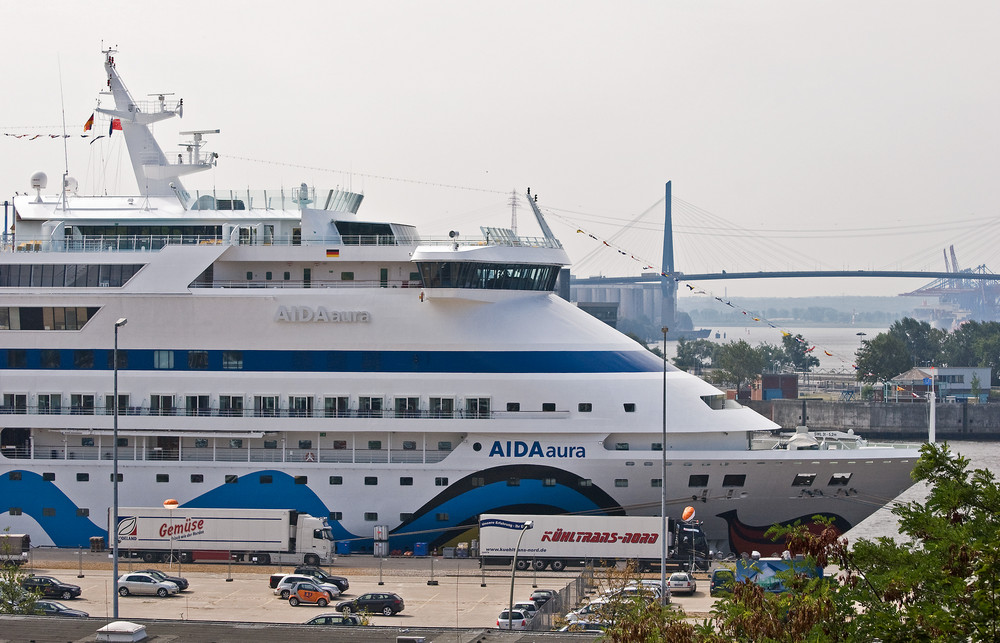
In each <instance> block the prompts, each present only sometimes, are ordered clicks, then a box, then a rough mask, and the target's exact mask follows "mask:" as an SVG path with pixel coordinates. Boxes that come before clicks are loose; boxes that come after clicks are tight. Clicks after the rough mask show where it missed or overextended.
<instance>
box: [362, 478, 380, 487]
mask: <svg viewBox="0 0 1000 643" xmlns="http://www.w3.org/2000/svg"><path fill="white" fill-rule="evenodd" d="M377 484H378V476H365V485H367V486H369V487H374V486H375V485H377Z"/></svg>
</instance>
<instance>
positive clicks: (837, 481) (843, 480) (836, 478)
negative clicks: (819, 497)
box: [826, 473, 854, 487]
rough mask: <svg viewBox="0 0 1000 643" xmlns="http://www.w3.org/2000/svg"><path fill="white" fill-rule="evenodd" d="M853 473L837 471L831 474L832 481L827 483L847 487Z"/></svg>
mask: <svg viewBox="0 0 1000 643" xmlns="http://www.w3.org/2000/svg"><path fill="white" fill-rule="evenodd" d="M852 475H854V474H853V473H835V474H833V475H832V476H830V482H828V483H826V484H827V485H828V486H831V487H846V486H847V483H848V482H850V481H851V476H852Z"/></svg>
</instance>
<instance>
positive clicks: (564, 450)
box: [490, 440, 587, 458]
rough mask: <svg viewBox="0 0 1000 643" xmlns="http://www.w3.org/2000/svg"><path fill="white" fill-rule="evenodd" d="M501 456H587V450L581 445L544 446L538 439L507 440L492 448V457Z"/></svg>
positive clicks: (496, 443) (497, 443) (494, 444)
mask: <svg viewBox="0 0 1000 643" xmlns="http://www.w3.org/2000/svg"><path fill="white" fill-rule="evenodd" d="M494 456H499V457H501V458H586V457H587V450H586V449H585V448H583V447H581V446H554V445H550V446H547V447H544V448H543V447H542V445H541V443H540V442H538V440H535V441H534V442H532V443H531V444H528V443H527V442H522V441H521V440H507V441H506V442H501V441H500V440H496V441H495V442H493V448H492V449H490V457H491V458H492V457H494Z"/></svg>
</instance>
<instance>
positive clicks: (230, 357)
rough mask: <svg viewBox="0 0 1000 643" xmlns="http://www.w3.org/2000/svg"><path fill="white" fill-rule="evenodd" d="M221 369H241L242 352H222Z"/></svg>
mask: <svg viewBox="0 0 1000 643" xmlns="http://www.w3.org/2000/svg"><path fill="white" fill-rule="evenodd" d="M222 368H223V369H224V370H227V371H238V370H241V369H242V368H243V351H222Z"/></svg>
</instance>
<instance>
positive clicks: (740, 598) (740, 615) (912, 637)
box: [610, 444, 1000, 643]
mask: <svg viewBox="0 0 1000 643" xmlns="http://www.w3.org/2000/svg"><path fill="white" fill-rule="evenodd" d="M913 479H914V481H916V482H924V483H926V484H927V485H928V488H929V493H928V496H927V499H926V500H925V501H923V502H916V501H914V502H907V503H902V504H900V505H897V506H896V507H895V508H894V509H893V510H892V512H893V513H894V514H895V515H896V516H897V517H898V518H899V531H900V534H901V535H902V536H903V540H901V541H898V542H897V541H896V540H893V539H891V538H878V539H876V540H866V539H860V540H858V541H857V542H855V543H854V546H853V547H849V546H848V542H847V540H846V539H845V538H842V537H841V536H840V534H839V532H837V530H836V529H834V528H833V527H832V521H831V520H828V519H816V521H815V524H814V525H812V526H807V525H802V524H799V525H795V526H792V527H787V528H778V527H774V528H772V529H771V532H770V533H772V535H774V536H775V537H776V538H782V539H784V541H785V545H786V547H787V549H788V550H789V552H791V553H792V554H793V555H800V556H802V557H803V558H804V559H805V560H806V561H807V562H808V563H810V564H811V563H813V562H815V563H816V564H818V565H820V566H823V567H826V566H828V565H830V564H832V565H835V566H836V568H837V569H838V570H839V573H838V576H837V578H836V579H808V578H801V577H798V578H797V577H795V576H789V577H788V578H787V579H786V581H787V583H788V584H790V585H791V587H792V591H790V592H787V593H782V594H769V593H766V592H764V591H763V590H762V589H761V588H760V587H758V586H756V585H752V584H746V583H738V584H737V585H736V586H735V587H734V591H733V594H732V596H731V597H724V598H721V599H720V600H719V601H717V602H716V604H715V606H714V607H713V609H712V614H713V615H712V618H711V619H710V620H709V621H706V622H704V623H702V624H700V625H697V626H695V634H694V635H692V634H691V631H690V627H688V628H684V629H682V628H681V627H680V625H679V624H678V623H674V622H664V621H662V620H656V619H659V618H660V617H658V616H657V615H656V614H638V615H633V614H631V613H630V614H626V615H621V616H620V619H619V623H618V624H617V625H618V627H619V629H620V630H625V628H627V627H629V624H628V623H626V622H625V621H627V620H628V619H630V618H637V619H647V620H650V621H654V622H657V623H660V633H659V634H655V633H654V634H650V633H649V630H648V629H638V628H635V629H633V630H631V631H636V632H639V633H641V635H640V636H637V637H635V638H631V639H626V638H613V639H610V640H613V641H626V640H629V641H648V642H653V641H662V642H667V641H697V642H699V643H719V642H721V641H773V642H788V643H792V642H793V641H795V642H797V641H811V642H814V643H827V642H830V643H833V642H845V643H862V642H864V643H868V642H870V641H875V640H878V641H883V642H886V643H888V642H890V641H892V642H899V643H903V642H909V641H942V642H945V641H947V642H950V641H1000V538H998V537H997V534H998V529H1000V484H998V481H997V479H996V478H995V477H994V475H993V473H992V472H991V471H989V470H987V469H976V470H974V471H970V470H969V461H968V459H966V458H964V457H962V456H958V455H955V454H952V453H951V452H950V451H949V449H948V446H947V445H946V444H926V445H924V446H923V447H922V448H921V456H920V458H919V459H918V461H917V463H916V465H915V467H914V470H913Z"/></svg>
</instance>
